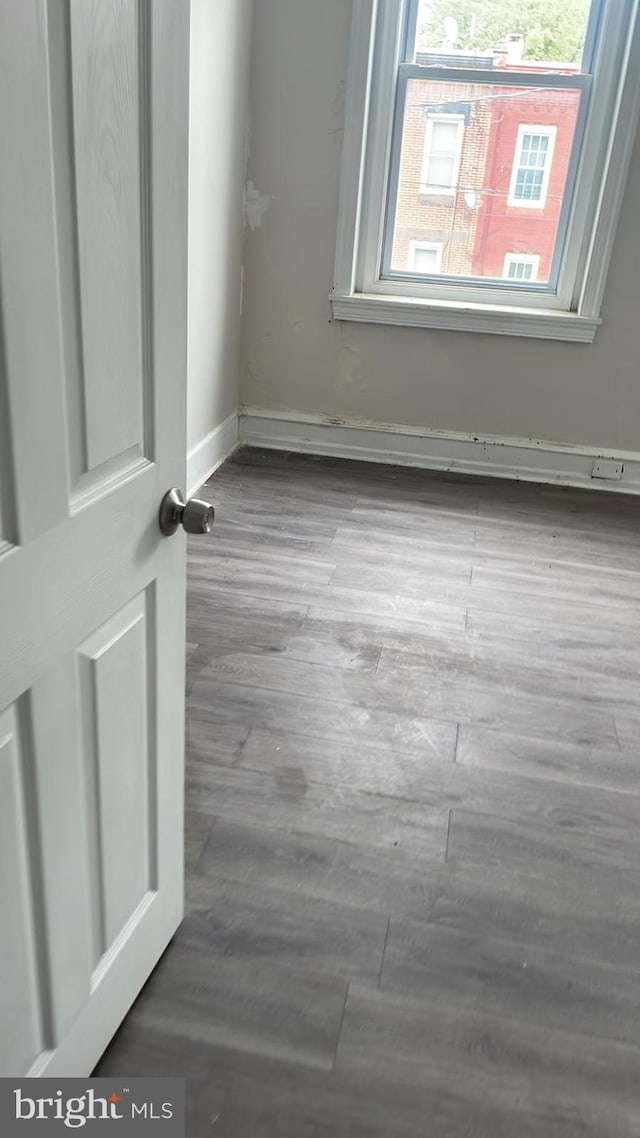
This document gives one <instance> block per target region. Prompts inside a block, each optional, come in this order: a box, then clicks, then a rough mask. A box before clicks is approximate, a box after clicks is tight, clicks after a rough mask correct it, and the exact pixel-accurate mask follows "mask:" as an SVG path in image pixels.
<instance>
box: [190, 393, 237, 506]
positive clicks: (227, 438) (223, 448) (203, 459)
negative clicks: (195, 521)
mask: <svg viewBox="0 0 640 1138" xmlns="http://www.w3.org/2000/svg"><path fill="white" fill-rule="evenodd" d="M237 445H238V415H237V413H236V412H235V411H234V412H233V414H232V415H229V416H227V418H226V419H224V420H223V422H222V423H220V425H219V426H218V427H215V428H214V430H213V431H209V434H208V435H205V437H204V438H203V439H202V440H201V441H200V442H199V443H197V444H196V446H194V447H192V449H191V450H190V451H189V453H188V455H187V497H191V495H192V494H193V493H194V492H195V491H196V490H197V489H198V487H199V486H202V483H203V482H205V481H206V480H207V478H208V477H209V475H210V474H213V472H214V470H217V469H218V467H219V466H220V465H221V464H222V463H223V462H224V460H225V458H228V457H229V455H230V454H231V453H232V452H233V451H234V450H235V448H236V446H237Z"/></svg>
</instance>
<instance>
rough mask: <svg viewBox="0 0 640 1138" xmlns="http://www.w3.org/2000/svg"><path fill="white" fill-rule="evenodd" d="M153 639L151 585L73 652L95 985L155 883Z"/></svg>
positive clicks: (148, 897) (135, 920)
mask: <svg viewBox="0 0 640 1138" xmlns="http://www.w3.org/2000/svg"><path fill="white" fill-rule="evenodd" d="M154 644H155V629H154V623H153V587H152V586H150V588H149V589H148V590H147V591H146V592H145V593H144V594H142V595H141V596H139V597H136V598H135V599H134V600H133V601H132V602H130V603H129V604H127V605H126V606H125V607H124V608H123V609H122V610H121V611H120V612H118V613H117V614H115V615H114V616H113V617H112V618H111V619H110V620H108V621H107V622H106V623H105V624H103V625H102V626H101V627H100V628H99V629H98V630H97V631H96V632H95V633H93V634H92V635H91V636H90V637H89V638H88V640H86V641H85V642H84V644H83V645H82V646H81V648H80V650H79V657H80V671H81V690H82V707H83V718H84V727H83V750H84V755H85V764H86V771H87V791H88V796H89V802H88V813H89V818H90V830H91V836H90V858H91V867H92V882H91V895H92V898H93V945H94V947H93V968H94V981H93V982H94V984H95V983H96V982H97V979H96V973H95V970H96V969H99V971H98V974H97V975H98V977H99V975H101V973H102V971H103V968H102V967H101V968H99V966H100V965H101V962H103V958H104V956H105V954H107V953H109V952H113V950H114V947H115V946H117V944H118V941H119V938H122V937H123V936H127V935H129V934H130V932H131V927H130V926H131V923H133V924H134V925H135V923H136V922H137V921H138V920H139V919H140V916H141V910H144V907H145V905H146V904H148V903H149V902H150V900H151V898H152V894H153V892H154V890H155V889H156V888H157V868H156V861H157V858H156V835H157V826H156V814H157V803H156V748H155V738H154V732H153V724H154V719H155V716H154V696H153V692H154V690H155V664H154V659H155V651H154Z"/></svg>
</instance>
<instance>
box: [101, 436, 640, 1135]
mask: <svg viewBox="0 0 640 1138" xmlns="http://www.w3.org/2000/svg"><path fill="white" fill-rule="evenodd" d="M204 496H206V497H209V498H210V499H211V500H213V501H214V502H215V505H216V510H217V520H216V526H215V530H214V533H213V535H212V537H211V538H193V539H191V540H190V543H189V587H188V641H189V664H188V684H187V915H186V918H185V921H184V923H183V925H182V927H181V929H180V931H179V933H178V935H177V936H176V938H175V941H174V942H173V944H172V945H171V946H170V948H169V949H168V951H167V953H166V955H165V957H164V958H163V960H162V961H161V963H160V965H159V966H158V968H157V969H156V971H155V972H154V974H153V976H152V978H151V980H150V981H149V983H148V985H147V987H146V988H145V990H144V992H143V993H142V995H141V996H140V998H139V1000H138V1001H137V1003H136V1005H135V1007H134V1008H133V1010H132V1011H131V1014H130V1015H129V1016H128V1018H127V1020H126V1021H125V1024H124V1026H123V1027H122V1029H121V1031H120V1033H119V1034H118V1036H117V1037H116V1039H115V1040H114V1042H113V1044H112V1045H111V1047H110V1049H109V1050H108V1052H107V1053H106V1055H105V1056H104V1057H103V1060H102V1062H101V1064H100V1067H99V1069H98V1070H97V1072H96V1074H100V1075H107V1074H109V1075H115V1074H117V1075H123V1076H124V1075H128V1076H134V1075H163V1074H164V1075H169V1074H171V1075H184V1076H186V1077H187V1078H188V1079H189V1084H188V1086H189V1089H188V1099H189V1112H190V1120H189V1131H188V1133H189V1136H190V1138H202V1136H204V1135H211V1136H212V1138H347V1136H348V1138H422V1136H428V1138H430V1136H434V1138H534V1136H535V1138H556V1136H558V1138H638V1135H640V825H639V822H640V755H639V753H638V734H639V729H640V652H639V646H638V640H639V634H640V556H639V552H640V519H639V513H640V503H638V501H637V499H630V498H626V497H622V496H616V495H605V494H597V493H588V492H584V493H583V492H575V491H568V490H562V489H555V488H549V487H547V488H540V487H538V486H532V485H527V484H518V483H509V482H502V481H490V480H486V481H483V480H472V479H468V478H464V477H455V476H451V475H438V474H431V473H428V472H424V471H414V470H405V469H398V468H392V467H379V466H373V465H368V464H357V463H350V462H343V461H336V460H329V459H315V458H311V457H301V456H296V455H291V454H283V453H275V452H266V453H265V452H259V451H247V450H244V451H240V452H238V453H237V454H236V456H235V457H234V458H233V460H231V461H229V462H228V463H226V465H225V466H224V467H223V468H222V469H221V470H220V471H219V472H218V473H217V474H216V475H215V476H214V477H213V478H212V479H211V481H210V483H209V485H208V486H207V488H206V492H205V495H204Z"/></svg>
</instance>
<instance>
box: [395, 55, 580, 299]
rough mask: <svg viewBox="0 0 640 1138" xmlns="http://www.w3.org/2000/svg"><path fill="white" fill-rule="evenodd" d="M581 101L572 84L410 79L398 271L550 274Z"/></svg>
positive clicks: (539, 66) (523, 66)
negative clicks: (546, 85)
mask: <svg viewBox="0 0 640 1138" xmlns="http://www.w3.org/2000/svg"><path fill="white" fill-rule="evenodd" d="M478 58H480V59H485V60H486V59H487V58H488V59H489V60H491V57H476V59H475V60H474V64H473V66H475V67H477V66H478ZM419 61H420V60H419ZM458 63H459V61H458ZM480 65H481V64H480ZM485 66H486V63H485ZM549 66H550V65H549V64H544V63H537V62H530V61H526V62H518V63H517V64H515V66H512V67H509V65H507V64H502V66H501V71H504V70H505V69H511V70H513V69H517V70H520V71H522V70H526V71H533V72H535V71H539V70H545V69H547V70H548V68H549ZM552 66H553V67H554V69H555V70H558V65H557V64H554V65H552ZM571 70H572V69H571V68H569V67H566V68H562V71H563V73H571ZM488 78H489V77H488ZM579 101H580V97H579V93H578V91H577V90H570V89H569V90H567V89H561V88H558V89H550V88H544V87H539V88H538V87H529V88H527V87H520V88H515V87H504V86H501V85H495V84H493V85H492V84H491V83H490V81H488V82H487V83H486V84H484V83H483V84H467V83H460V82H458V83H445V82H441V81H436V80H431V79H415V80H411V81H410V82H409V84H408V88H407V103H406V111H405V123H404V132H403V139H402V152H401V159H400V178H399V189H398V198H397V210H396V223H395V232H394V241H393V255H392V266H393V268H394V269H400V270H409V271H414V272H418V273H420V272H424V273H445V274H449V275H452V274H453V275H460V276H477V277H492V278H499V279H512V280H529V281H536V280H537V281H540V282H543V281H545V280H547V279H548V276H549V271H550V267H551V261H552V257H553V251H554V247H555V240H556V234H557V231H558V223H559V219H560V212H561V207H562V198H563V192H564V187H565V183H566V179H567V173H568V168H569V161H570V155H571V148H572V143H573V137H574V133H575V126H576V120H577V116H578V108H579Z"/></svg>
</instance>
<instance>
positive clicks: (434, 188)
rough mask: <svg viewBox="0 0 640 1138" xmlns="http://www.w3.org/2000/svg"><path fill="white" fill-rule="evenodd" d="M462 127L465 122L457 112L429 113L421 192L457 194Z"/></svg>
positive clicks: (426, 126) (425, 135)
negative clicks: (446, 113)
mask: <svg viewBox="0 0 640 1138" xmlns="http://www.w3.org/2000/svg"><path fill="white" fill-rule="evenodd" d="M463 130H464V121H463V119H461V118H460V117H459V116H458V115H429V116H427V120H426V123H425V132H424V158H423V162H422V177H421V179H420V192H421V193H423V194H455V193H457V186H458V170H459V168H460V154H461V153H462V135H463Z"/></svg>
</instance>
